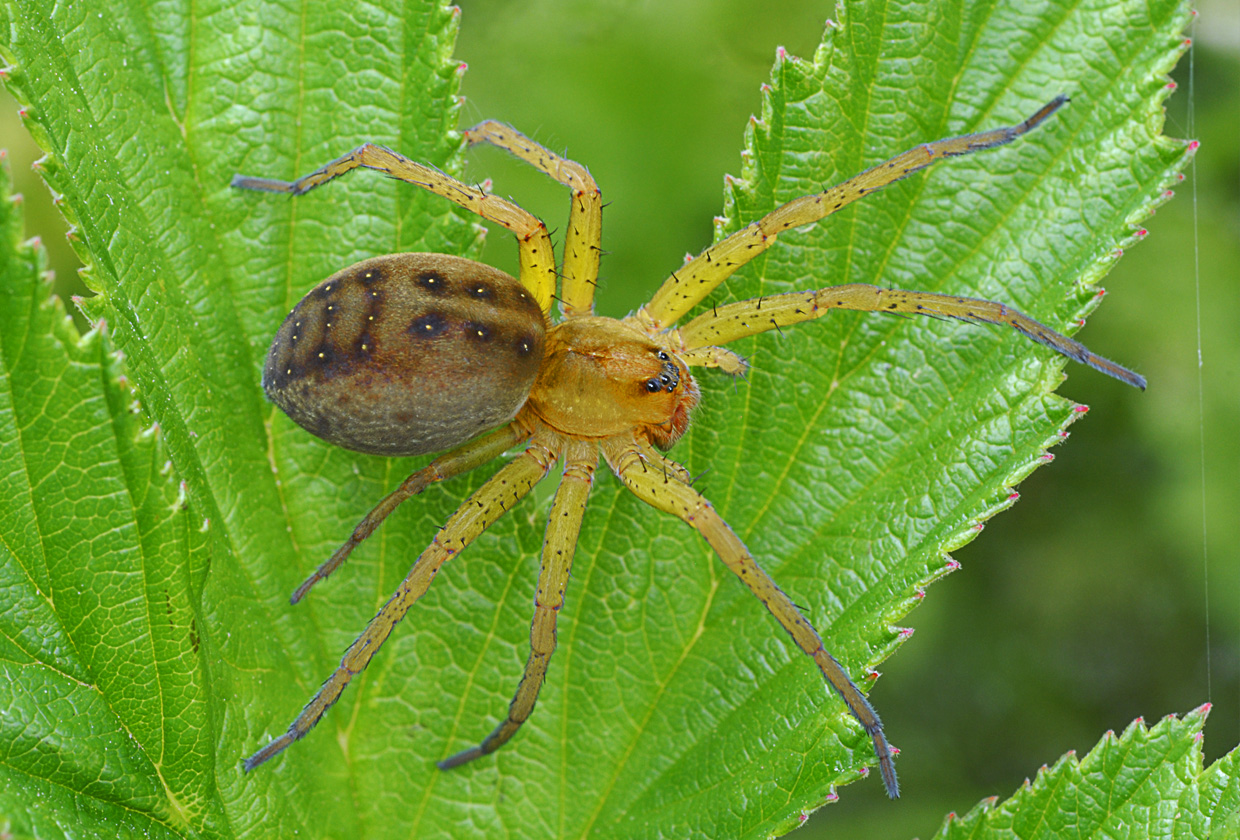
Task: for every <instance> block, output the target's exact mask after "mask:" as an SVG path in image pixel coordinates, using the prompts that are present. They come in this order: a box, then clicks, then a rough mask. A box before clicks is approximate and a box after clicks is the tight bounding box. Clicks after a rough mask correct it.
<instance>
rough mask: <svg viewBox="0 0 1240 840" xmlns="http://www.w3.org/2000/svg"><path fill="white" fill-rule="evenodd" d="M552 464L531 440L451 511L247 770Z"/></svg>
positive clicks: (321, 705)
mask: <svg viewBox="0 0 1240 840" xmlns="http://www.w3.org/2000/svg"><path fill="white" fill-rule="evenodd" d="M554 460H555V453H554V452H553V451H552V450H551V449H550V448H549V447H548V446H547V445H546V443H545V442H544V441H542V440H541V439H540V436H538V435H536V436H535V438H534V440H532V441H531V442H530V445H529V446H528V447H527V448H526V450H525V452H523V453H522V454H521V455H519V456H518V457H517V458H516V459H514V460H513V461H511V462H509V463H508V464H507V465H505V466H504V467H503V468H502V469H501V470H500V471H499V472H497V473H496V474H495V475H494V476H492V477H491V479H490V480H489V481H487V483H486V484H484V485H482V486H481V487H479V488H478V490H477V491H476V492H475V493H474V494H473V495H472V496H470V497H469V498H468V499H467V500H465V503H464V504H462V505H461V506H460V507H459V508H457V510H456V513H454V514H452V516H451V517H450V518H449V519H448V521H447V523H446V524H445V525H444V526H443V528H442V529H440V531H439V533H438V534H436V535H435V539H434V540H433V541H432V542H431V544H430V546H429V547H427V549H426V550H425V551H423V552H422V554H421V556H419V557H418V559H417V560H416V561H414V564H413V567H412V568H411V569H410V570H409V574H408V575H406V576H405V579H404V580H403V581H401V584H400V586H399V587H397V589H396V592H394V593H393V594H392V597H391V598H389V599H388V602H387V603H386V604H384V605H383V607H382V608H380V610H379V612H378V614H377V615H375V617H374V618H372V619H371V620H370V624H368V625H367V626H366V629H365V630H363V631H362V635H360V636H358V637H357V639H356V640H354V642H353V644H351V645H349V649H348V650H346V651H345V653H344V657H343V658H342V659H341V660H340V665H339V667H337V668H336V670H335V671H333V672H332V675H331V676H330V677H328V678H327V681H326V682H324V683H323V687H322V688H320V689H319V691H318V693H317V694H315V695H314V697H312V698H311V699H310V702H309V703H307V704H306V707H305V708H304V709H302V711H301V714H299V715H298V716H297V718H296V719H295V720H294V721H293V723H292V725H290V726H289V728H288V731H287V732H285V733H284V734H283V735H281V736H280V737H278V738H276V739H275V740H273V741H272V742H271V743H269V744H268V745H267V746H265V747H263V748H262V749H261V750H259V751H258V752H256V753H254V755H252V756H250V757H249V758H247V759H246V760H245V769H246V770H247V771H249V770H253V769H254V768H255V767H257V766H258V765H260V764H262V763H263V762H264V761H266V760H267V759H269V758H271V757H272V756H274V755H276V754H277V753H279V752H280V751H281V750H283V749H285V748H286V747H288V746H289V745H290V744H292V743H293V742H294V741H296V740H298V739H299V738H301V737H302V736H304V735H305V734H306V733H307V732H309V731H310V730H311V729H312V728H314V725H315V724H316V723H318V722H319V719H320V718H322V717H323V715H324V713H325V712H326V711H327V710H328V709H329V708H331V706H332V704H333V703H335V702H336V701H337V700H338V699H339V698H340V694H341V692H343V691H344V689H345V687H346V686H348V684H349V682H350V680H352V679H353V677H355V676H357V675H358V674H360V673H361V672H362V671H363V670H364V669H365V668H366V665H367V664H369V662H370V659H371V657H373V656H374V655H375V653H376V652H377V651H378V650H379V648H380V646H382V645H383V642H384V641H386V640H387V637H388V635H389V634H391V632H392V628H393V627H395V626H396V623H397V622H398V621H400V620H401V619H402V618H404V616H405V613H407V612H408V611H409V608H410V607H411V606H413V604H414V603H415V602H416V601H417V600H418V599H419V598H421V597H422V596H423V595H424V594H426V590H427V589H428V588H429V587H430V585H431V581H432V580H434V578H435V575H436V574H437V573H438V572H439V569H440V568H441V567H442V566H443V564H444V563H446V562H448V561H449V560H451V559H452V557H453V556H454V555H456V554H458V553H460V552H461V551H462V550H464V548H465V547H466V546H467V545H469V544H470V543H471V542H473V541H474V540H475V539H476V538H477V537H478V535H479V534H481V533H482V532H483V531H484V530H486V529H487V528H488V527H490V525H491V524H493V523H494V522H495V521H496V520H497V519H499V518H500V517H501V516H503V515H504V513H505V512H506V511H507V510H508V509H510V508H511V507H512V506H513V505H515V504H516V503H517V502H518V501H520V500H521V499H522V498H523V497H524V496H525V494H526V493H528V492H529V491H530V490H531V489H533V487H534V485H535V484H537V483H538V482H539V481H541V480H542V479H543V477H544V476H546V474H547V470H548V469H549V468H550V466H551V463H552V462H553V461H554Z"/></svg>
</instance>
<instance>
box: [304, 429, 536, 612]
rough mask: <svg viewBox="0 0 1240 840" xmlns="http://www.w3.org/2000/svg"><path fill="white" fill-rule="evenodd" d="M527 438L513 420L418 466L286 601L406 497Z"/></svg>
mask: <svg viewBox="0 0 1240 840" xmlns="http://www.w3.org/2000/svg"><path fill="white" fill-rule="evenodd" d="M527 437H529V432H527V431H525V430H524V429H523V428H521V426H519V425H518V424H516V423H509V424H508V425H507V426H505V427H504V428H502V429H500V430H499V431H496V432H492V433H491V434H489V435H486V436H484V437H480V438H475V439H474V440H471V441H469V442H468V443H466V444H464V445H462V446H458V447H457V448H456V449H453V450H452V451H451V452H445V453H444V454H442V455H440V456H439V457H438V458H436V459H435V460H433V461H431V462H430V463H429V464H427V465H426V466H425V467H423V468H422V469H420V470H418V471H417V472H415V473H413V474H412V475H410V476H409V477H408V478H406V479H405V480H404V481H402V482H401V484H400V487H397V488H396V489H395V490H393V491H392V492H391V493H388V494H387V495H386V496H384V497H383V500H382V501H380V502H379V504H377V505H375V506H374V508H373V509H372V510H371V511H370V513H368V514H366V516H364V517H363V518H362V521H361V522H359V523H357V527H355V528H354V529H353V533H352V534H350V535H349V538H348V539H347V540H345V542H344V545H342V546H340V548H338V549H336V550H335V552H333V554H332V556H331V557H329V558H327V559H326V560H324V561H323V563H322V564H321V565H320V566H319V567H318V568H317V569H315V570H314V571H313V572H312V573H311V574H310V576H309V577H308V578H306V579H305V580H304V581H302V584H301V586H299V587H297V590H296V591H295V592H293V596H292V597H291V598H289V601H290V603H293V604H296V603H297V602H298V601H300V600H301V599H302V598H304V597H306V593H308V592H309V591H310V587H312V586H314V585H315V584H316V583H318V582H319V581H321V580H323V579H324V578H326V577H327V576H328V575H330V574H331V573H332V572H334V571H336V569H338V568H340V565H341V564H342V563H344V561H345V560H347V559H348V557H349V555H350V554H352V553H353V549H355V548H357V547H358V546H359V545H361V544H362V542H363V541H364V540H365V539H366V538H367V537H369V536H370V535H371V534H372V533H374V530H375V529H376V528H378V527H379V526H380V525H382V524H383V520H385V519H387V518H388V515H389V514H391V513H392V511H394V510H396V508H397V507H398V506H399V505H400V503H401V502H403V501H405V500H406V499H408V498H409V497H410V496H416V495H417V494H419V493H421V492H422V491H423V490H425V489H426V488H427V487H429V486H430V485H432V484H434V483H435V482H437V481H444V480H446V479H449V478H452V477H453V476H457V475H460V474H461V473H466V472H469V471H470V470H472V469H473V468H474V467H478V466H481V465H482V464H485V463H486V462H487V461H490V460H491V459H493V458H498V457H499V456H500V455H502V454H503V453H504V452H506V451H507V450H509V449H511V448H512V447H514V446H516V445H517V444H518V443H520V442H521V441H523V440H525V439H526V438H527Z"/></svg>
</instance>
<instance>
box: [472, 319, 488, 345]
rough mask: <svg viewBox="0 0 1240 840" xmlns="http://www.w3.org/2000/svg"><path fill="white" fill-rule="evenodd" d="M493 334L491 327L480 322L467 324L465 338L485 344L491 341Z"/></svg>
mask: <svg viewBox="0 0 1240 840" xmlns="http://www.w3.org/2000/svg"><path fill="white" fill-rule="evenodd" d="M492 332H493V330H492V329H491V328H490V327H488V326H487V325H486V324H482V323H479V322H478V321H466V322H465V337H466V338H467V339H469V340H470V341H476V342H479V343H480V344H485V343H486V342H488V341H490V340H491V335H492Z"/></svg>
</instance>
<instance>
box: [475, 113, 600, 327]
mask: <svg viewBox="0 0 1240 840" xmlns="http://www.w3.org/2000/svg"><path fill="white" fill-rule="evenodd" d="M465 139H466V141H468V143H469V145H471V146H475V145H477V144H478V143H490V144H491V145H492V146H496V147H498V148H500V149H503V150H504V151H506V152H508V153H510V154H512V155H513V156H514V157H516V158H518V159H520V160H523V161H525V162H526V163H528V164H529V165H530V166H532V167H534V168H535V169H537V170H539V171H540V172H543V173H544V174H546V175H548V176H550V177H551V178H554V179H555V180H557V181H559V182H560V183H561V184H563V185H564V186H566V187H568V188H569V189H570V190H572V191H573V203H572V206H571V207H570V208H569V212H568V233H567V234H565V236H564V266H563V270H562V274H563V277H564V282H563V284H562V286H561V288H560V311H561V312H563V313H564V315H565V316H566V317H573V316H575V315H590V314H591V313H593V312H594V286H595V284H596V283H597V282H598V264H599V256H600V255H601V254H602V251H601V250H600V249H601V246H602V235H603V195H602V193H601V192H600V191H599V188H598V184H596V183H595V182H594V178H593V177H592V176H591V175H590V172H589V170H588V169H586V168H585V167H584V166H582V165H581V164H580V163H577V161H575V160H568V159H567V158H563V157H560V156H559V155H557V154H556V153H555V152H553V151H551V150H550V149H548V148H546V147H545V146H542V145H540V144H538V143H535V142H534V141H533V140H531V139H530V138H528V137H526V136H525V135H524V134H522V133H521V132H519V131H517V130H516V129H515V128H513V127H512V126H510V125H504V124H503V123H501V122H496V121H495V120H486V121H485V122H480V123H478V124H477V125H476V126H474V127H473V128H469V129H466V130H465Z"/></svg>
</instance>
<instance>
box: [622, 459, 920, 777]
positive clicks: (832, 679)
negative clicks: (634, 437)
mask: <svg viewBox="0 0 1240 840" xmlns="http://www.w3.org/2000/svg"><path fill="white" fill-rule="evenodd" d="M648 448H649V447H643V446H641V445H639V444H637V443H635V442H634V441H631V440H630V441H628V442H625V441H623V440H620V439H618V438H611V439H609V440H607V441H604V443H603V444H602V450H603V457H605V458H606V459H607V463H608V465H610V466H611V468H612V470H613V471H614V472H615V473H616V475H617V476H618V477H619V478H620V480H621V481H623V482H624V484H625V486H626V487H628V488H629V490H631V491H632V492H633V494H634V495H635V496H637V497H638V498H639V499H641V500H642V501H644V502H646V503H647V504H649V505H651V506H652V507H655V508H658V509H659V510H662V511H666V512H667V513H670V514H672V515H674V516H677V517H679V518H680V519H682V520H684V521H685V522H686V523H688V524H689V525H690V526H692V527H693V528H694V529H696V530H697V532H698V533H699V534H701V535H702V537H703V538H704V539H705V540H706V542H707V543H708V544H709V545H710V547H711V548H712V549H714V551H715V554H717V555H718V556H719V559H720V560H722V561H723V563H724V565H725V566H727V567H728V568H729V569H731V570H732V572H733V573H735V574H736V576H737V577H739V578H740V579H741V581H742V582H743V583H744V584H745V585H746V586H748V587H749V589H750V591H751V592H753V594H754V595H756V596H757V597H758V600H760V601H761V602H762V603H763V604H764V605H765V606H766V608H767V609H768V610H770V612H771V615H773V616H774V617H775V619H776V620H777V621H778V622H779V623H780V625H781V626H782V627H783V628H784V629H785V630H786V631H788V634H789V635H790V636H792V639H793V641H795V642H796V643H797V646H798V647H800V648H801V650H802V651H804V652H805V653H806V654H808V655H809V656H810V658H812V659H813V660H814V662H815V664H817V665H818V668H819V670H821V671H822V675H823V677H825V678H826V680H827V682H828V683H830V685H831V687H832V688H834V689H835V690H836V691H837V692H839V695H840V697H842V698H843V700H844V703H845V705H847V706H848V711H849V712H851V713H852V716H853V717H855V718H856V719H857V721H858V722H859V723H860V724H861V726H862V728H864V729H865V731H866V734H868V735H869V736H870V740H871V741H873V743H874V752H875V754H876V755H877V756H878V768H879V772H880V773H881V774H882V777H883V785H884V786H885V787H886V788H887V795H888V796H890V797H891V798H892V799H895V798H896V797H898V796H899V795H900V785H899V782H898V781H897V780H896V770H895V764H894V762H893V760H892V750H891V746H890V745H889V744H888V743H887V738H886V736H885V735H884V734H883V724H882V722H881V721H880V720H879V719H878V715H877V714H876V713H875V711H874V708H873V707H872V706H871V705H870V703H869V701H868V700H866V699H865V695H864V694H862V693H861V690H860V689H859V688H857V686H856V684H855V683H854V682H853V681H852V678H851V677H849V676H848V672H847V671H845V670H844V668H843V666H842V665H840V663H839V662H838V661H836V659H835V657H833V656H832V655H831V654H830V653H829V652H828V651H827V649H826V647H824V646H823V643H822V638H821V637H820V636H819V635H818V631H816V630H815V629H814V627H813V625H811V624H810V623H809V621H808V620H807V619H806V618H805V616H803V615H801V611H800V610H798V609H797V607H796V605H795V604H793V603H792V600H791V599H790V598H789V597H788V596H787V595H786V594H785V593H784V591H783V590H782V589H780V588H779V586H778V585H777V584H776V583H775V581H774V580H772V579H771V576H770V575H768V574H767V573H766V572H765V571H763V570H762V567H760V566H759V565H758V563H757V561H756V560H754V558H753V555H752V554H750V553H749V549H747V548H746V547H745V544H744V543H743V542H741V540H740V537H738V536H736V534H735V533H734V532H733V531H732V529H731V528H730V527H729V526H728V523H727V522H725V521H724V520H723V517H721V516H720V515H719V514H718V513H717V512H716V511H715V509H714V507H712V506H711V503H710V502H708V501H707V500H706V499H705V498H704V497H703V496H702V495H701V494H700V493H698V492H697V491H696V490H694V489H693V488H692V487H690V486H689V485H688V484H686V483H685V482H684V481H681V480H677V479H676V478H673V477H669V476H667V475H665V474H662V473H660V472H657V471H654V470H650V469H647V468H646V465H645V461H646V460H647V458H648V453H647V452H646V450H647V449H648ZM652 451H653V450H651V452H652Z"/></svg>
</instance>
